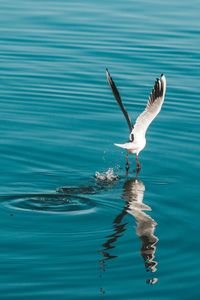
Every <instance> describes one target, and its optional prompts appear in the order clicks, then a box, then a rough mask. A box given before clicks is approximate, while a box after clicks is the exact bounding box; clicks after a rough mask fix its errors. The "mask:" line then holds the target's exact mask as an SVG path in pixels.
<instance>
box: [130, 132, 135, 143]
mask: <svg viewBox="0 0 200 300" xmlns="http://www.w3.org/2000/svg"><path fill="white" fill-rule="evenodd" d="M133 140H134V135H133V133H131V134H130V142H133Z"/></svg>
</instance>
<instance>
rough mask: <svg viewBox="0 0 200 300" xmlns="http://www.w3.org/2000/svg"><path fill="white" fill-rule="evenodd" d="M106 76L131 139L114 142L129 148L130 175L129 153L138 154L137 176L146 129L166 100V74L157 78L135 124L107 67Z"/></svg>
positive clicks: (127, 163)
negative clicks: (122, 142)
mask: <svg viewBox="0 0 200 300" xmlns="http://www.w3.org/2000/svg"><path fill="white" fill-rule="evenodd" d="M106 77H107V81H108V84H109V85H110V87H111V89H112V92H113V94H114V97H115V99H116V100H117V103H118V105H119V107H120V108H121V110H122V112H123V114H124V117H125V119H126V121H127V124H128V127H129V132H130V134H129V141H128V142H127V143H124V144H114V145H115V146H117V147H120V148H123V149H125V150H127V155H126V174H127V175H128V171H129V168H130V164H129V161H128V154H129V153H130V154H136V170H135V172H136V176H137V175H138V173H139V172H140V170H141V164H140V162H139V153H140V152H141V151H142V150H143V149H144V147H145V145H146V138H145V135H146V131H147V129H148V127H149V125H150V124H151V122H152V121H153V120H154V119H155V117H156V116H157V114H158V113H159V112H160V110H161V107H162V105H163V102H164V98H165V93H166V78H165V75H164V74H161V75H160V78H157V79H156V81H155V84H154V87H153V89H152V92H151V94H150V96H149V99H148V102H147V106H146V108H145V110H144V111H143V112H142V113H141V114H140V115H139V116H138V118H137V119H136V122H135V124H134V125H133V123H132V121H131V118H130V116H129V114H128V112H127V111H126V109H125V107H124V105H123V103H122V99H121V96H120V93H119V91H118V89H117V87H116V85H115V83H114V81H113V79H112V77H111V76H110V73H109V71H108V69H106Z"/></svg>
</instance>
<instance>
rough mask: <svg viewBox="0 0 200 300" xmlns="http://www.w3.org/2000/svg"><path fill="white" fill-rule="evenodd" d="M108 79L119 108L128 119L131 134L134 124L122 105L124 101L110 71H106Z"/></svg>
mask: <svg viewBox="0 0 200 300" xmlns="http://www.w3.org/2000/svg"><path fill="white" fill-rule="evenodd" d="M106 77H107V80H108V83H109V85H110V87H111V89H112V92H113V94H114V96H115V99H116V100H117V103H118V104H119V107H120V108H121V110H122V112H123V114H124V116H125V118H126V121H127V123H128V127H129V129H130V132H131V131H132V129H133V125H132V122H131V118H130V117H129V114H128V113H127V111H126V109H125V108H124V105H123V103H122V99H121V97H120V94H119V91H118V89H117V87H116V85H115V83H114V81H113V80H112V77H111V76H110V73H109V72H108V69H106Z"/></svg>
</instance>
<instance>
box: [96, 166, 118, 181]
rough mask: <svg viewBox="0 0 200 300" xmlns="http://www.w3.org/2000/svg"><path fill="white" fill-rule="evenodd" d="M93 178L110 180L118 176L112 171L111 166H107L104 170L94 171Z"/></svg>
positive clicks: (114, 179) (116, 178)
mask: <svg viewBox="0 0 200 300" xmlns="http://www.w3.org/2000/svg"><path fill="white" fill-rule="evenodd" d="M95 178H96V180H98V181H99V182H112V181H116V180H118V179H119V176H118V175H116V174H115V173H114V170H113V168H109V169H108V170H107V171H106V172H102V173H100V172H96V173H95Z"/></svg>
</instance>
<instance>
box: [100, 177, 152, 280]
mask: <svg viewBox="0 0 200 300" xmlns="http://www.w3.org/2000/svg"><path fill="white" fill-rule="evenodd" d="M144 192H145V185H144V183H143V182H142V181H141V180H137V179H128V180H127V181H126V182H125V184H124V189H123V194H122V198H123V199H124V200H125V201H126V204H125V206H124V208H123V210H122V212H121V213H120V214H119V215H118V216H116V218H115V219H114V221H113V224H114V230H113V234H112V235H110V236H109V238H108V240H107V241H106V242H105V243H104V244H103V245H102V246H103V250H102V251H101V253H102V255H103V258H102V259H101V261H100V265H101V270H102V271H104V270H105V262H106V260H109V259H114V258H116V257H117V256H115V255H111V254H110V249H112V248H115V246H114V243H115V242H117V240H118V239H119V238H120V236H122V235H123V234H124V232H125V230H126V228H127V225H128V222H123V220H124V217H125V216H126V215H127V214H130V215H132V216H133V217H134V218H135V220H136V234H137V235H138V237H139V238H140V240H141V244H142V245H141V250H140V253H141V256H142V257H143V259H144V265H145V269H146V271H147V272H151V273H154V272H156V270H157V262H156V260H155V253H156V244H157V242H158V238H157V237H156V236H155V235H154V231H155V228H156V225H157V223H156V222H155V221H154V220H153V219H152V218H151V217H150V216H149V215H148V214H147V213H145V211H151V207H150V206H148V205H146V204H144V203H143V198H144ZM157 280H158V279H157V278H149V279H147V283H149V284H155V283H156V282H157Z"/></svg>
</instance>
